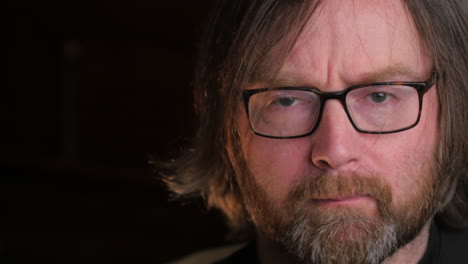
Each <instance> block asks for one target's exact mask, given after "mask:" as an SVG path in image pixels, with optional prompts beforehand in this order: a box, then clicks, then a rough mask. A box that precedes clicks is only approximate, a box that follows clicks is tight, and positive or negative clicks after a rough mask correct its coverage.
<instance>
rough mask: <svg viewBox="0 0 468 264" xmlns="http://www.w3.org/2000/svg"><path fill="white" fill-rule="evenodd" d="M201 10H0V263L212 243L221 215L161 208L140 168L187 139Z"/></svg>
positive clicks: (103, 257)
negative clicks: (1, 74) (3, 51)
mask: <svg viewBox="0 0 468 264" xmlns="http://www.w3.org/2000/svg"><path fill="white" fill-rule="evenodd" d="M210 2H211V1H155V0H134V1H115V0H114V1H110V0H97V1H91V0H81V1H78V0H68V1H58V0H56V1H52V0H46V1H34V0H25V1H9V2H8V8H7V13H8V14H9V15H10V17H12V18H10V19H9V20H8V21H7V31H5V32H4V37H5V36H6V38H3V39H4V40H3V41H4V42H6V43H7V46H8V48H7V58H8V62H7V86H6V87H4V88H3V89H2V96H1V97H0V98H1V99H2V100H1V104H0V107H1V109H0V118H1V119H0V121H1V129H0V131H1V134H0V136H1V137H0V140H1V143H0V146H1V148H0V165H1V166H0V173H1V179H2V181H1V187H0V198H1V200H2V209H3V210H2V211H3V212H4V213H6V214H4V213H2V214H3V215H4V216H3V217H1V219H2V221H1V226H2V234H3V235H2V237H1V238H0V242H1V250H2V255H4V256H6V257H8V258H9V260H10V261H13V263H14V262H24V261H34V262H36V263H37V262H38V261H41V262H42V261H47V262H48V263H161V262H165V261H167V260H170V259H174V258H177V257H180V256H182V255H185V254H188V253H190V252H192V251H194V250H197V249H202V248H206V247H212V246H216V245H220V243H222V242H223V240H224V233H225V228H224V227H223V225H222V222H223V221H222V217H221V216H220V214H219V213H216V212H211V211H207V210H205V209H204V207H203V203H202V202H200V201H195V202H191V203H182V202H180V201H172V202H171V201H169V197H170V194H169V192H168V191H167V189H166V188H165V187H164V185H163V184H162V183H161V182H160V180H158V178H157V176H156V175H155V174H154V173H152V171H151V168H150V166H149V165H148V160H149V157H150V156H149V155H153V156H154V157H155V158H156V159H159V160H166V159H168V158H170V157H174V156H175V155H176V154H177V153H178V152H179V151H180V150H181V149H182V147H183V146H188V145H187V143H188V142H189V141H190V138H191V136H193V134H194V127H195V121H194V114H193V110H192V108H193V107H192V86H191V82H192V79H193V74H192V72H193V65H194V61H195V53H196V46H197V41H198V40H199V38H200V34H201V32H202V29H203V26H204V23H206V20H207V15H208V13H209V9H210V7H211V5H210ZM6 32H9V33H7V34H5V33H6Z"/></svg>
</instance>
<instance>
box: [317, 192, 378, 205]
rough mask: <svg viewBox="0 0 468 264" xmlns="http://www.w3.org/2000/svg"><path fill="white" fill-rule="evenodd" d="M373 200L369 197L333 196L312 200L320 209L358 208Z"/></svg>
mask: <svg viewBox="0 0 468 264" xmlns="http://www.w3.org/2000/svg"><path fill="white" fill-rule="evenodd" d="M372 200H373V199H372V198H371V197H370V196H369V195H365V194H363V195H353V196H333V197H327V198H320V199H312V200H311V201H312V203H313V204H314V205H315V206H319V207H333V206H356V205H359V204H362V203H368V202H371V201H372Z"/></svg>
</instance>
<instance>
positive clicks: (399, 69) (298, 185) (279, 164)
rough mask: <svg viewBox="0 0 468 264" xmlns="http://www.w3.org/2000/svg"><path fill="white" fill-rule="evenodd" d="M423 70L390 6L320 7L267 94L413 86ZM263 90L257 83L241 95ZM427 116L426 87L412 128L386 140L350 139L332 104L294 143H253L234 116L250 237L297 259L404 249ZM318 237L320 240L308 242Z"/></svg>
mask: <svg viewBox="0 0 468 264" xmlns="http://www.w3.org/2000/svg"><path fill="white" fill-rule="evenodd" d="M274 52H275V51H274V50H273V51H272V54H271V55H272V56H274ZM431 70H432V63H431V59H430V57H429V56H428V54H426V52H425V49H424V46H423V44H422V43H421V40H420V39H419V36H418V34H417V30H416V28H415V26H414V23H413V21H412V19H411V15H410V14H409V13H408V11H407V10H406V9H405V7H404V6H403V5H402V3H401V2H400V1H366V0H362V1H333V0H330V1H323V2H322V3H321V4H320V6H319V8H318V10H316V11H315V13H314V14H313V15H312V17H311V19H310V20H309V21H308V23H307V24H306V27H305V28H304V31H303V33H302V34H301V36H300V37H299V39H298V40H297V42H296V43H295V46H294V48H293V50H292V52H291V53H290V55H289V56H288V57H287V59H286V61H285V63H284V65H283V66H282V67H281V70H280V72H279V74H278V76H277V77H278V79H280V80H281V82H282V83H279V84H278V83H276V84H275V86H276V87H277V86H295V87H308V86H313V87H317V88H319V89H320V90H321V91H323V92H332V91H340V90H344V89H346V88H347V87H349V86H351V85H355V84H360V83H368V82H369V80H373V81H422V80H426V79H427V78H428V77H429V76H430V74H431ZM404 72H412V73H413V74H409V73H404ZM271 85H272V84H271V83H267V82H263V81H261V80H260V81H259V82H257V83H254V84H253V85H252V86H251V87H248V89H254V88H260V87H271ZM437 113H438V103H437V95H436V88H435V87H432V88H431V89H430V90H429V91H428V92H427V93H426V94H425V95H424V103H423V108H422V112H421V120H420V122H419V124H418V125H417V126H416V127H414V128H412V129H410V130H407V131H404V132H400V133H394V134H384V135H376V134H364V133H360V132H358V131H356V130H355V129H354V128H353V126H352V124H351V123H350V121H349V119H348V117H347V115H346V113H345V111H344V109H343V106H342V105H341V104H340V102H339V101H337V100H329V101H327V103H326V105H325V108H324V112H323V116H322V119H321V122H320V126H319V127H318V129H317V130H316V131H315V132H314V133H313V134H312V135H310V136H307V137H302V138H297V139H270V138H264V137H260V136H256V135H254V134H253V133H252V132H251V131H250V129H249V124H248V120H247V117H246V116H245V113H241V115H240V121H239V122H240V127H241V133H242V148H243V154H244V156H245V159H246V160H247V165H248V168H249V170H250V172H251V175H250V176H249V177H248V178H247V179H245V181H241V182H244V184H245V186H241V187H242V188H244V189H245V190H246V191H245V193H244V195H245V199H246V204H247V207H248V210H249V212H250V214H251V216H252V219H253V221H254V222H255V224H256V225H257V227H258V230H259V231H260V232H261V233H262V234H263V235H264V236H266V237H267V238H269V239H272V240H275V241H279V242H280V243H283V244H290V245H294V247H302V249H300V250H301V251H300V252H296V254H299V255H306V256H302V257H306V258H307V257H308V255H311V254H313V252H311V251H314V250H317V249H310V248H309V247H316V246H317V247H325V249H324V252H321V253H320V254H322V255H324V256H325V255H326V254H327V253H326V252H325V251H326V250H327V249H326V247H327V246H328V247H329V251H333V248H337V247H339V248H340V250H341V249H342V248H343V247H346V245H348V244H349V245H350V249H349V250H350V252H354V249H359V250H361V249H363V248H367V250H370V251H372V250H374V251H375V250H377V249H375V248H374V249H369V245H361V244H362V243H364V242H361V241H372V243H374V244H378V243H380V244H379V245H384V246H382V247H390V248H391V247H395V245H393V244H392V243H397V246H402V245H401V244H402V243H407V242H408V240H411V239H413V238H414V236H415V235H416V234H417V232H419V231H420V229H421V228H422V226H423V225H424V224H426V222H427V221H428V220H429V218H430V215H431V213H432V209H431V208H430V207H431V205H432V204H433V202H432V198H433V191H434V187H433V185H435V184H436V182H435V179H434V177H433V175H432V173H431V169H432V168H431V165H432V157H433V153H434V151H435V147H436V141H437V138H438V133H437ZM247 185H248V186H247ZM424 207H425V208H424ZM332 222H333V223H332ZM327 224H329V225H328V226H327ZM320 228H323V230H322V229H320ZM319 229H320V230H319ZM319 233H320V234H326V235H324V237H322V238H321V239H323V240H326V241H321V240H320V241H315V240H314V237H319V235H318V234H319ZM307 236H311V237H307ZM379 239H380V240H392V241H393V242H385V241H380V240H379ZM286 240H287V241H286ZM293 240H296V242H294V241H293ZM299 240H300V241H299ZM333 240H335V241H333ZM337 240H339V241H341V242H337ZM297 241H299V242H297ZM327 241H328V242H327ZM327 243H329V245H328V244H327ZM337 243H338V244H337ZM339 243H341V244H339ZM359 243H361V244H359ZM351 244H352V245H351ZM291 250H292V251H294V250H295V249H291ZM364 250H366V249H364ZM377 251H379V250H377ZM380 251H381V253H376V254H383V255H385V254H387V255H388V254H390V253H391V252H392V249H388V250H385V249H384V250H380ZM380 251H379V252H380ZM340 252H342V251H336V252H335V255H333V253H330V252H328V253H329V254H332V255H330V256H329V257H336V258H339V256H336V253H338V254H340ZM344 252H346V251H344ZM350 252H348V253H349V254H353V253H350ZM364 254H370V253H369V252H365V253H364ZM381 257H383V256H380V257H379V256H377V257H376V259H378V258H381ZM358 259H359V256H357V257H356V260H358ZM348 260H349V259H348ZM362 261H364V260H362ZM369 261H371V260H369ZM349 263H350V262H349Z"/></svg>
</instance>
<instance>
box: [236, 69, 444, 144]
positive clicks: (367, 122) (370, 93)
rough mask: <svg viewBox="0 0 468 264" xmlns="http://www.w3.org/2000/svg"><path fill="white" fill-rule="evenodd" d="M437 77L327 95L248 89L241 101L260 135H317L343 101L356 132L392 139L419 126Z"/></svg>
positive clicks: (284, 89)
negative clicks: (332, 106) (329, 106)
mask: <svg viewBox="0 0 468 264" xmlns="http://www.w3.org/2000/svg"><path fill="white" fill-rule="evenodd" d="M436 78H437V74H436V73H433V74H432V75H431V77H429V79H427V80H426V81H423V82H377V83H370V84H360V85H354V86H351V87H349V88H347V89H346V90H344V91H339V92H326V93H325V92H321V91H320V90H318V89H317V88H306V87H279V88H260V89H250V90H244V91H243V95H242V96H243V100H244V106H245V110H246V113H247V115H248V119H249V122H250V127H251V129H252V131H253V132H254V133H255V134H257V135H259V136H263V137H269V138H298V137H305V136H308V135H310V134H312V133H314V131H315V130H316V129H317V128H318V126H319V123H320V119H321V118H322V113H323V109H324V107H325V103H326V101H327V100H330V99H337V100H339V101H340V102H341V104H342V106H343V108H344V110H345V112H346V115H347V116H348V118H349V121H350V122H351V124H352V125H353V127H354V128H355V129H356V130H357V131H359V132H362V133H368V134H389V133H396V132H401V131H404V130H408V129H410V128H412V127H415V126H416V125H417V124H418V122H419V119H420V117H421V109H422V103H423V96H424V94H425V93H426V92H427V91H428V90H429V89H430V88H431V87H432V86H433V85H434V83H435V80H436Z"/></svg>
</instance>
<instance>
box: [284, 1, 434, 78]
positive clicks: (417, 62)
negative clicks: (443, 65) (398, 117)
mask: <svg viewBox="0 0 468 264" xmlns="http://www.w3.org/2000/svg"><path fill="white" fill-rule="evenodd" d="M431 67H432V63H431V59H430V57H429V56H428V55H427V54H426V52H425V48H424V45H423V44H422V42H421V40H420V38H419V35H418V32H417V30H416V28H415V25H414V22H413V20H412V17H411V15H410V14H409V12H408V10H407V9H406V7H405V6H404V4H403V3H402V2H401V1H400V0H388V1H372V0H350V1H340V0H325V1H322V2H321V3H320V5H319V7H318V9H317V10H315V12H314V14H312V16H311V18H310V19H309V20H308V22H307V23H306V25H305V27H304V30H303V32H302V33H301V35H299V37H298V39H297V41H296V43H295V44H294V46H293V48H292V50H291V53H290V54H289V55H288V56H287V58H286V60H285V62H284V64H283V65H282V67H281V69H280V72H279V79H283V80H286V82H287V81H288V80H290V81H291V82H292V83H293V84H294V85H299V84H301V85H315V86H317V85H319V86H327V85H328V84H331V83H336V81H337V80H340V81H341V82H346V83H355V82H360V81H363V79H366V81H370V80H368V79H369V76H373V75H372V74H373V73H375V72H379V77H378V78H386V77H385V74H383V75H382V74H381V73H382V72H383V73H385V71H386V69H387V70H388V74H387V75H388V77H389V78H397V77H398V78H402V79H405V78H406V79H408V78H414V76H409V74H408V76H401V75H403V74H402V73H404V72H407V73H412V74H413V75H415V76H420V78H421V79H425V78H426V77H428V75H429V72H430V70H431ZM397 68H398V69H404V70H397V71H394V69H397ZM392 75H395V76H392ZM376 81H380V80H376ZM298 82H300V83H298ZM311 82H313V83H311Z"/></svg>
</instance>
